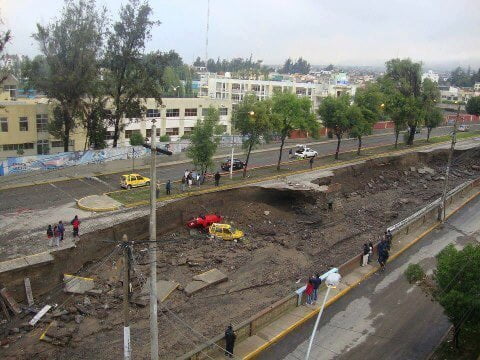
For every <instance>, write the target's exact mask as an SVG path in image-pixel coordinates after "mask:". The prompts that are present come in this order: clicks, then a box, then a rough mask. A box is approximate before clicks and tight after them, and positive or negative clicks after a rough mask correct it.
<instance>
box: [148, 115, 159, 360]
mask: <svg viewBox="0 0 480 360" xmlns="http://www.w3.org/2000/svg"><path fill="white" fill-rule="evenodd" d="M152 122H153V124H152V137H151V138H152V140H151V142H150V145H151V163H150V244H149V246H148V247H149V253H150V358H151V359H152V360H158V322H157V321H158V320H157V216H156V215H157V213H156V212H157V197H156V188H157V168H156V164H155V160H156V156H157V151H156V144H155V142H156V137H157V136H156V134H157V132H156V131H157V129H156V127H155V120H153V121H152Z"/></svg>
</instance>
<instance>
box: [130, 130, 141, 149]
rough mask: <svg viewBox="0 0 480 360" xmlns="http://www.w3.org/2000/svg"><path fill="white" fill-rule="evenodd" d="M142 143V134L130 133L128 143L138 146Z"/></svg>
mask: <svg viewBox="0 0 480 360" xmlns="http://www.w3.org/2000/svg"><path fill="white" fill-rule="evenodd" d="M143 143H144V138H143V136H142V134H140V133H139V132H133V133H132V135H131V136H130V145H132V146H139V145H143Z"/></svg>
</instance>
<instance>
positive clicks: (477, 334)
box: [430, 326, 480, 360]
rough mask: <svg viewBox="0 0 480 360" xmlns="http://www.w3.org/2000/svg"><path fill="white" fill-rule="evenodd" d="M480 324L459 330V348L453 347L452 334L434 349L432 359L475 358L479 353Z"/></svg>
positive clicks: (467, 359)
mask: <svg viewBox="0 0 480 360" xmlns="http://www.w3.org/2000/svg"><path fill="white" fill-rule="evenodd" d="M479 339H480V326H477V327H476V328H474V327H464V328H462V330H461V332H460V337H459V341H460V349H455V347H454V346H453V341H452V334H449V335H448V336H447V338H446V339H445V341H443V342H442V343H441V344H440V346H439V347H438V348H437V349H436V350H435V353H434V354H433V356H432V357H431V358H430V359H432V360H476V359H477V358H478V356H479V354H480V341H479Z"/></svg>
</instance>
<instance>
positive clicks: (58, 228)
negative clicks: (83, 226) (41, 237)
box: [47, 215, 80, 246]
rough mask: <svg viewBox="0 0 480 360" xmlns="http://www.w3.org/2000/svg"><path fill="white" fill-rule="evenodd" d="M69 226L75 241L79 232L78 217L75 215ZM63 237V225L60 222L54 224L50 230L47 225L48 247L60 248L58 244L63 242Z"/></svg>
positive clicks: (50, 226)
mask: <svg viewBox="0 0 480 360" xmlns="http://www.w3.org/2000/svg"><path fill="white" fill-rule="evenodd" d="M70 224H71V225H72V228H73V238H74V239H76V238H78V237H79V230H80V220H79V219H78V215H75V217H74V218H73V220H72V221H70ZM64 236H65V225H63V222H62V221H61V220H60V221H59V222H58V224H55V225H54V226H53V228H52V225H48V227H47V238H48V239H49V240H50V246H60V242H61V241H63V238H64Z"/></svg>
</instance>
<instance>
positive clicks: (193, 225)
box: [187, 214, 223, 229]
mask: <svg viewBox="0 0 480 360" xmlns="http://www.w3.org/2000/svg"><path fill="white" fill-rule="evenodd" d="M222 220H223V218H222V217H221V216H220V215H217V214H207V215H200V216H198V217H196V218H193V219H192V220H190V221H189V222H187V227H188V228H190V229H208V228H209V227H210V225H212V224H213V223H219V222H221V221H222Z"/></svg>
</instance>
